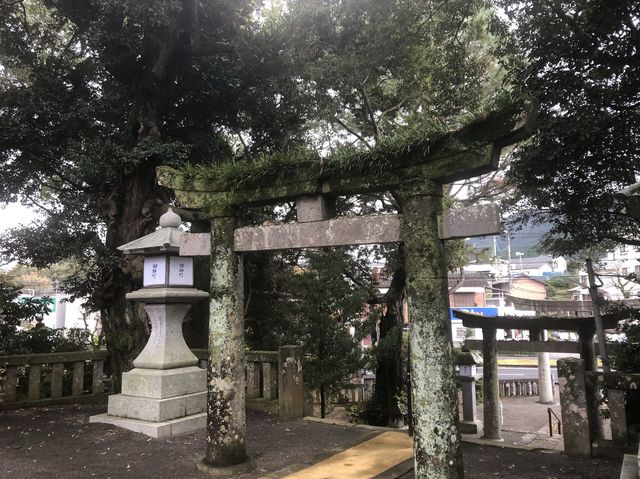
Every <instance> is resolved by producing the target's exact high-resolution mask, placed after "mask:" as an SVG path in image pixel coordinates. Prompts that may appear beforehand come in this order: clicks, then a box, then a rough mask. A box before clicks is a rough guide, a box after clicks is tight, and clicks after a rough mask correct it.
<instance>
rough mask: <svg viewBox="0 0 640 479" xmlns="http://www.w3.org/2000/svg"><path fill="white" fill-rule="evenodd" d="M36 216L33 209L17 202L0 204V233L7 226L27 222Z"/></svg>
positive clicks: (12, 226)
mask: <svg viewBox="0 0 640 479" xmlns="http://www.w3.org/2000/svg"><path fill="white" fill-rule="evenodd" d="M36 217H37V214H36V212H35V211H34V210H31V209H29V208H27V207H26V206H22V205H21V204H19V203H9V204H7V205H2V204H0V234H2V233H4V232H5V231H6V230H7V229H9V228H15V227H16V226H20V225H21V224H25V225H26V224H29V223H31V221H33V220H34V219H35V218H36Z"/></svg>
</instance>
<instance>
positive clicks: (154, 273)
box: [143, 256, 193, 287]
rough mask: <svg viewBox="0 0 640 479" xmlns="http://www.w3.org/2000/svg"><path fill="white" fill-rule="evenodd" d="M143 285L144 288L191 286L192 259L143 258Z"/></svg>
mask: <svg viewBox="0 0 640 479" xmlns="http://www.w3.org/2000/svg"><path fill="white" fill-rule="evenodd" d="M143 284H144V286H145V287H147V286H160V287H167V286H193V258H189V257H183V256H147V257H145V259H144V275H143Z"/></svg>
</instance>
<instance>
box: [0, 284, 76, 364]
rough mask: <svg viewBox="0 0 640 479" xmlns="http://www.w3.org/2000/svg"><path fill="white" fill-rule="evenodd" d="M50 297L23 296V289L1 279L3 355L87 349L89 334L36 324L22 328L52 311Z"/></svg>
mask: <svg viewBox="0 0 640 479" xmlns="http://www.w3.org/2000/svg"><path fill="white" fill-rule="evenodd" d="M48 299H49V298H31V297H20V288H19V287H17V286H13V285H11V284H10V283H8V282H6V281H4V280H0V356H1V355H10V354H30V353H49V352H64V351H78V350H82V349H86V348H87V345H88V333H85V332H83V331H81V330H70V331H68V332H67V333H66V334H65V332H64V331H63V330H61V329H50V328H46V327H43V326H42V325H39V326H37V327H36V328H33V329H27V330H22V329H18V326H19V325H20V323H22V322H34V321H37V322H41V321H42V319H43V317H44V316H45V315H46V314H48V313H49V311H50V309H49V304H50V302H49V301H47V300H48Z"/></svg>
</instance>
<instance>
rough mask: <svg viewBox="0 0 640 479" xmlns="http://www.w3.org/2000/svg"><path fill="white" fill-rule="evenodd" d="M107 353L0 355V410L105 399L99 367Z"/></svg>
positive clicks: (101, 365)
mask: <svg viewBox="0 0 640 479" xmlns="http://www.w3.org/2000/svg"><path fill="white" fill-rule="evenodd" d="M107 354H108V353H107V351H75V352H70V353H47V354H22V355H15V356H0V371H1V370H4V380H3V381H2V383H4V394H3V395H2V396H0V410H6V409H17V408H22V407H30V406H45V405H50V404H64V403H79V402H92V401H98V400H100V399H103V398H105V397H106V396H107V395H106V394H105V392H104V380H103V366H104V361H105V359H106V358H107Z"/></svg>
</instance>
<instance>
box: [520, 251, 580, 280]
mask: <svg viewBox="0 0 640 479" xmlns="http://www.w3.org/2000/svg"><path fill="white" fill-rule="evenodd" d="M516 254H517V253H516ZM566 271H567V261H566V260H565V259H564V258H563V257H562V256H558V257H557V258H554V257H553V256H548V255H540V256H535V257H525V256H521V255H517V257H515V258H513V259H512V260H511V274H513V275H525V276H533V277H541V276H554V275H557V274H563V273H565V272H566Z"/></svg>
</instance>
